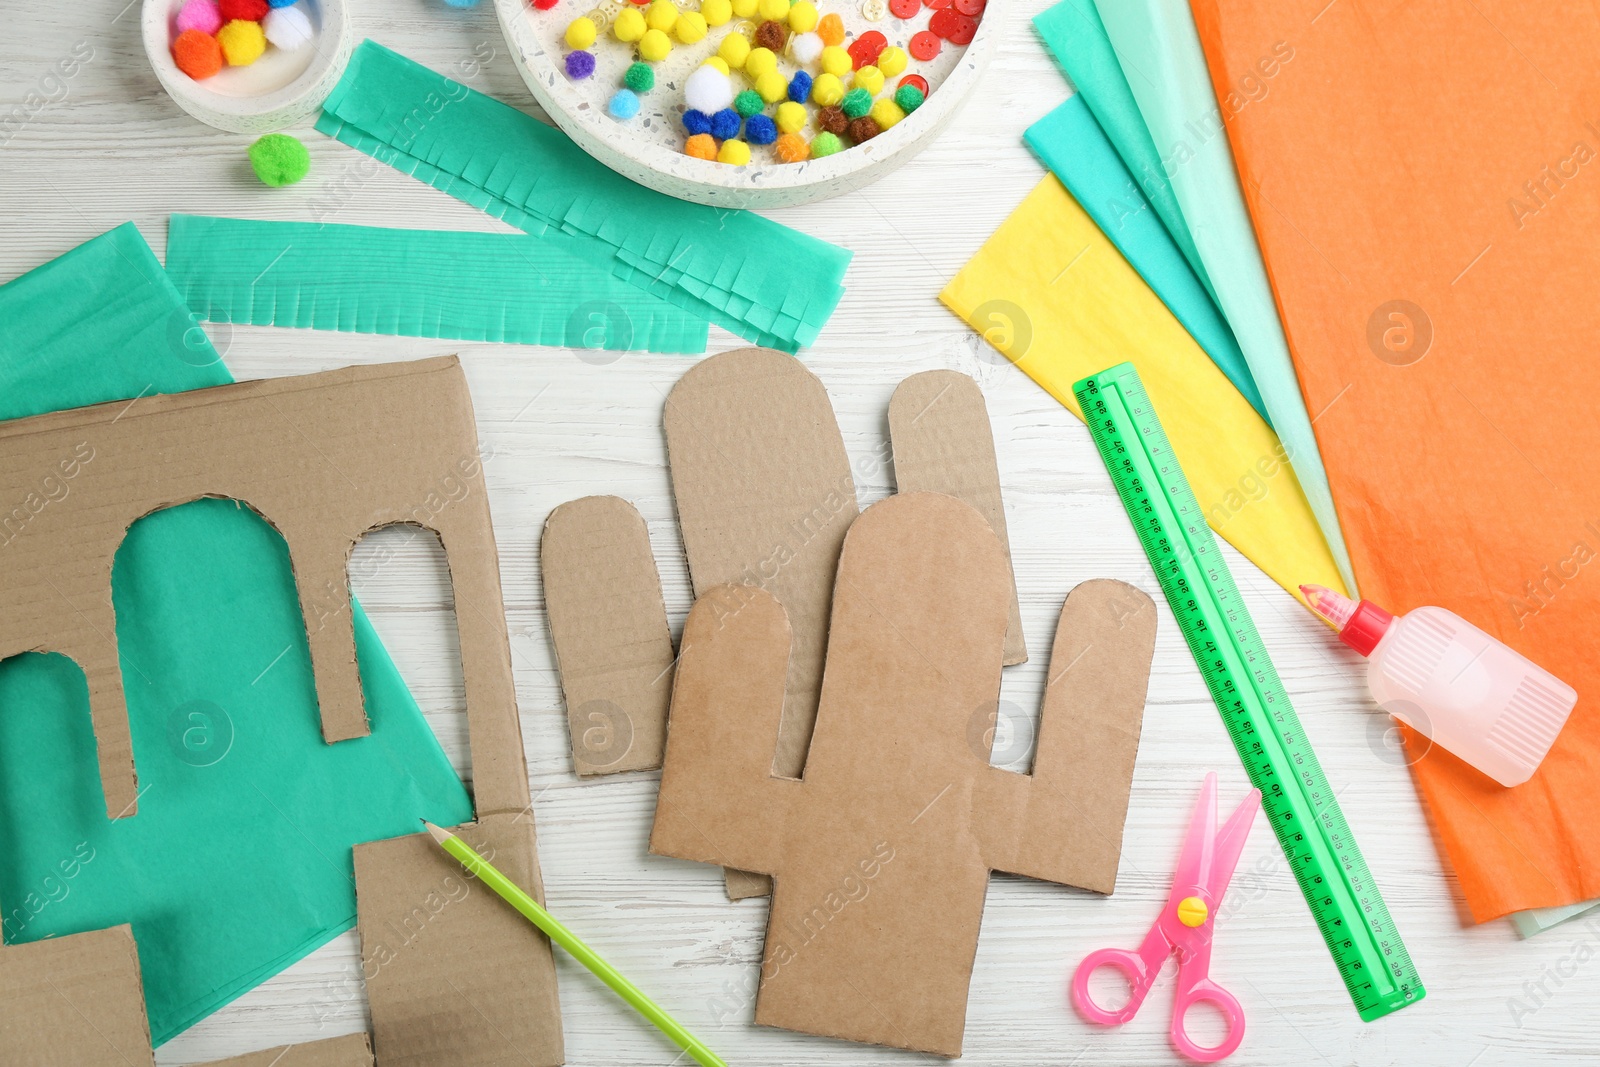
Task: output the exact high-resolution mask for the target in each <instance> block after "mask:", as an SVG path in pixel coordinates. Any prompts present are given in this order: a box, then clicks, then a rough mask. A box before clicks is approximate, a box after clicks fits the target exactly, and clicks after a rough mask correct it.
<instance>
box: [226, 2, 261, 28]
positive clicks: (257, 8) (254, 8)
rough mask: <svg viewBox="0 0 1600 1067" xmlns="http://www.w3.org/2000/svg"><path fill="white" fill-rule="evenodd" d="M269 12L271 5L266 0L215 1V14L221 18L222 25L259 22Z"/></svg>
mask: <svg viewBox="0 0 1600 1067" xmlns="http://www.w3.org/2000/svg"><path fill="white" fill-rule="evenodd" d="M271 10H272V5H271V4H269V3H267V0H217V13H218V14H219V15H221V16H222V22H223V25H227V24H228V23H230V22H233V21H235V20H238V21H242V22H260V21H261V20H262V19H264V18H266V17H267V12H268V11H271Z"/></svg>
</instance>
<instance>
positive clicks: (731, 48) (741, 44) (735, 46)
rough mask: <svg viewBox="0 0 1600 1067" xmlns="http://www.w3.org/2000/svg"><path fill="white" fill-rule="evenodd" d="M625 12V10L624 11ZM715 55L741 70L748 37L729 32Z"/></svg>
mask: <svg viewBox="0 0 1600 1067" xmlns="http://www.w3.org/2000/svg"><path fill="white" fill-rule="evenodd" d="M624 14H626V12H624ZM717 55H719V56H721V57H722V59H723V61H724V62H726V63H727V64H728V66H729V67H730V68H731V69H733V70H742V69H743V68H744V64H745V60H746V59H748V58H749V57H750V38H748V37H746V36H745V35H744V34H742V33H730V34H728V36H726V37H724V38H723V39H722V45H721V47H719V48H718V49H717Z"/></svg>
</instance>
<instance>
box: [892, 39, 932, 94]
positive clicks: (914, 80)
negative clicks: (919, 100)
mask: <svg viewBox="0 0 1600 1067" xmlns="http://www.w3.org/2000/svg"><path fill="white" fill-rule="evenodd" d="M934 41H935V42H937V41H938V38H937V37H935V38H934ZM917 58H918V59H921V58H922V57H921V56H918V57H917ZM900 84H901V85H909V86H912V87H913V88H915V89H916V90H917V92H919V93H921V94H922V97H923V99H924V100H926V99H927V97H928V79H927V78H924V77H923V76H922V75H920V74H907V75H906V76H905V77H904V78H901V79H900Z"/></svg>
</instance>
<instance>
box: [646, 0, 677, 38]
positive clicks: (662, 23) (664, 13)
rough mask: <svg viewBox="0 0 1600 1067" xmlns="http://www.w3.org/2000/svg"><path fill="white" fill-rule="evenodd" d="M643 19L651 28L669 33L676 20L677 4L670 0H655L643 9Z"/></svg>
mask: <svg viewBox="0 0 1600 1067" xmlns="http://www.w3.org/2000/svg"><path fill="white" fill-rule="evenodd" d="M644 21H645V24H646V25H648V26H649V27H650V28H651V29H652V30H660V31H661V32H662V33H669V32H671V30H672V27H673V24H674V23H676V22H677V21H678V5H677V4H674V3H673V2H672V0H655V2H654V3H653V4H651V5H650V6H649V7H647V8H645V9H644Z"/></svg>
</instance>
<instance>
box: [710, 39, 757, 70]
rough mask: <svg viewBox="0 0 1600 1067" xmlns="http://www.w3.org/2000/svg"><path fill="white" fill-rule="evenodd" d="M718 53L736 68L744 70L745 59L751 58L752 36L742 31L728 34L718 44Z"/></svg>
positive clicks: (729, 64)
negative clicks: (747, 35)
mask: <svg viewBox="0 0 1600 1067" xmlns="http://www.w3.org/2000/svg"><path fill="white" fill-rule="evenodd" d="M717 55H719V56H721V57H722V59H723V60H724V61H725V62H726V63H727V64H728V66H730V67H732V68H733V69H734V70H743V69H744V64H745V60H747V59H749V58H750V38H748V37H746V36H745V35H744V34H742V33H730V34H728V36H726V37H724V38H723V39H722V43H721V44H720V45H718V46H717Z"/></svg>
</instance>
